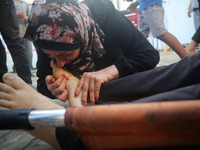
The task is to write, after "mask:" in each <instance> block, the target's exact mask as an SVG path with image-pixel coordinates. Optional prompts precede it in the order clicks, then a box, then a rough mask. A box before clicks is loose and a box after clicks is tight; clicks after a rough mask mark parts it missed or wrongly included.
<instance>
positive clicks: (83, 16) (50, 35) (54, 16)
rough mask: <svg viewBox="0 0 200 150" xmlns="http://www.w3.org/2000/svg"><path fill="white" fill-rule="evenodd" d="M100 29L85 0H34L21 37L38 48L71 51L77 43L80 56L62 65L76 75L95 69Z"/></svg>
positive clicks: (101, 35)
mask: <svg viewBox="0 0 200 150" xmlns="http://www.w3.org/2000/svg"><path fill="white" fill-rule="evenodd" d="M104 36H105V35H104V33H103V31H102V30H101V29H100V27H99V26H98V24H97V23H95V21H94V20H93V18H92V15H91V12H90V10H89V8H88V7H87V5H86V4H84V3H81V2H79V1H78V0H35V1H34V2H33V5H32V8H31V12H30V16H29V24H28V27H27V30H26V33H25V35H24V38H26V39H28V40H30V41H33V42H34V44H36V45H37V46H39V48H41V49H48V50H54V51H71V50H75V49H77V48H79V47H81V54H80V56H79V57H78V58H77V59H76V60H75V61H74V62H72V63H71V64H68V65H65V67H66V69H68V70H69V71H70V72H72V73H73V74H74V75H76V76H80V75H81V74H83V72H85V71H93V70H94V69H95V63H94V62H95V60H96V59H97V58H99V57H102V56H103V55H104V53H105V49H104V47H103V45H102V42H103V40H104Z"/></svg>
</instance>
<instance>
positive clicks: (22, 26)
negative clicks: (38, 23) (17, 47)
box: [14, 0, 34, 76]
mask: <svg viewBox="0 0 200 150" xmlns="http://www.w3.org/2000/svg"><path fill="white" fill-rule="evenodd" d="M14 4H15V8H16V12H17V17H18V21H19V34H20V36H21V37H22V38H23V36H24V34H25V31H26V27H27V23H28V16H29V13H30V9H29V5H28V4H27V3H26V2H25V1H24V0H14ZM23 41H24V46H25V49H26V52H27V57H28V61H29V69H30V71H31V70H32V69H33V66H32V60H33V52H32V43H31V42H30V41H29V40H27V39H24V38H23ZM31 76H34V75H33V74H31Z"/></svg>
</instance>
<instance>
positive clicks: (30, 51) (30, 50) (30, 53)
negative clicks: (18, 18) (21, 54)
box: [23, 39, 33, 71]
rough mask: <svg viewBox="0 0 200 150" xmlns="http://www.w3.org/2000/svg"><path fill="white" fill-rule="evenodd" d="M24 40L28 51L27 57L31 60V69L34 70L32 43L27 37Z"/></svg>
mask: <svg viewBox="0 0 200 150" xmlns="http://www.w3.org/2000/svg"><path fill="white" fill-rule="evenodd" d="M23 41H24V46H25V49H26V53H27V58H28V61H29V69H30V71H31V70H32V68H33V67H32V59H33V52H32V43H31V42H30V41H28V40H27V39H23Z"/></svg>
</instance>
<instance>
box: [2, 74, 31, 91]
mask: <svg viewBox="0 0 200 150" xmlns="http://www.w3.org/2000/svg"><path fill="white" fill-rule="evenodd" d="M3 81H4V82H5V84H7V85H9V86H11V87H13V88H14V89H21V88H22V87H23V86H24V85H26V83H25V82H24V81H23V80H22V79H21V78H19V77H18V76H16V75H14V74H11V73H6V74H4V76H3ZM27 86H28V85H27Z"/></svg>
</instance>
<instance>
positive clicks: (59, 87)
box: [45, 75, 68, 102]
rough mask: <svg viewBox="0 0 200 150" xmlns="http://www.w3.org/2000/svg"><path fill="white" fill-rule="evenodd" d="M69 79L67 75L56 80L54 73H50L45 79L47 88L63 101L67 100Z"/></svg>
mask: <svg viewBox="0 0 200 150" xmlns="http://www.w3.org/2000/svg"><path fill="white" fill-rule="evenodd" d="M67 80H68V78H67V77H66V76H65V75H62V76H60V77H59V78H58V79H57V80H55V78H54V77H53V76H52V75H48V76H47V77H46V79H45V81H46V85H47V88H48V90H49V91H50V92H51V94H52V95H54V96H55V97H56V98H58V99H60V100H61V101H63V102H66V101H67V95H68V91H67V89H66V83H67Z"/></svg>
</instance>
